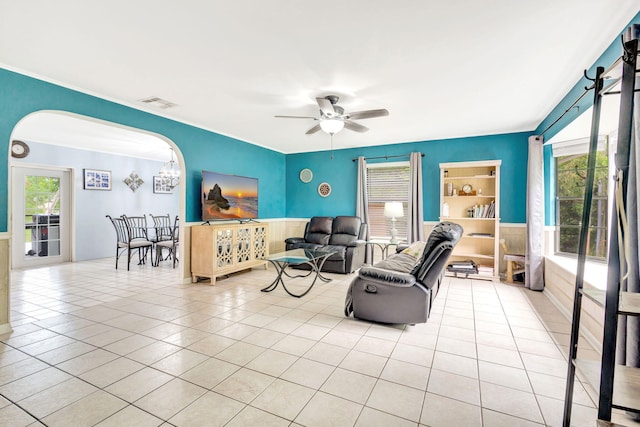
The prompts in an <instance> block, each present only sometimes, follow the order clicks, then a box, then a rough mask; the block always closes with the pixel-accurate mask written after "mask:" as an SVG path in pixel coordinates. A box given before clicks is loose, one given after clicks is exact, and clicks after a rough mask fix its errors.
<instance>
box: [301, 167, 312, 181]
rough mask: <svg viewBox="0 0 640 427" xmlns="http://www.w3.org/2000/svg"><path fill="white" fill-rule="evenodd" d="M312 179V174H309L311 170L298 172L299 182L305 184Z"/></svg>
mask: <svg viewBox="0 0 640 427" xmlns="http://www.w3.org/2000/svg"><path fill="white" fill-rule="evenodd" d="M312 179H313V172H311V169H307V168H305V169H302V170H301V171H300V181H302V182H304V183H305V184H306V183H308V182H311V180H312Z"/></svg>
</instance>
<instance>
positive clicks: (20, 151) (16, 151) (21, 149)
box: [11, 140, 29, 159]
mask: <svg viewBox="0 0 640 427" xmlns="http://www.w3.org/2000/svg"><path fill="white" fill-rule="evenodd" d="M28 155H29V146H28V145H27V144H26V143H24V142H22V141H18V140H16V141H13V142H12V143H11V157H15V158H16V159H23V158H25V157H27V156H28Z"/></svg>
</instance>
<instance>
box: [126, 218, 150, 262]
mask: <svg viewBox="0 0 640 427" xmlns="http://www.w3.org/2000/svg"><path fill="white" fill-rule="evenodd" d="M121 217H122V218H124V221H125V223H126V224H127V230H128V231H129V242H130V243H129V245H130V246H131V249H138V260H139V262H138V264H144V263H145V262H146V259H147V253H148V252H149V251H151V256H150V259H151V264H152V265H153V244H154V243H153V239H150V238H149V231H148V230H149V228H148V226H147V217H146V216H145V215H142V216H130V215H121ZM131 255H132V253H129V261H130V260H131Z"/></svg>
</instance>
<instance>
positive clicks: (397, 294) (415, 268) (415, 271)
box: [344, 222, 463, 324]
mask: <svg viewBox="0 0 640 427" xmlns="http://www.w3.org/2000/svg"><path fill="white" fill-rule="evenodd" d="M462 233H463V229H462V227H461V226H460V225H458V224H455V223H452V222H441V223H439V224H437V225H436V226H434V227H433V229H432V231H431V233H430V234H429V237H428V238H427V241H426V244H425V247H424V252H423V253H422V257H421V258H420V260H419V261H418V263H417V264H416V263H415V260H416V259H415V258H414V257H413V256H411V255H409V254H405V253H402V252H399V253H397V254H394V255H391V256H389V258H387V259H386V260H383V261H381V262H379V263H377V264H376V265H375V266H373V267H370V266H364V267H362V268H361V269H360V271H359V272H358V277H356V278H355V279H353V281H352V282H351V285H350V287H349V289H348V291H347V297H346V300H345V309H344V312H345V316H349V315H350V314H351V312H353V316H354V317H356V318H358V319H363V320H370V321H374V322H380V323H409V324H415V323H425V322H426V321H427V319H428V317H429V313H430V311H431V305H432V303H433V300H434V298H435V296H436V294H437V293H438V289H439V287H440V281H441V279H442V276H443V273H444V269H445V267H446V265H447V261H448V260H449V256H450V255H451V252H452V250H453V248H454V246H455V245H456V243H458V241H459V240H460V237H461V236H462Z"/></svg>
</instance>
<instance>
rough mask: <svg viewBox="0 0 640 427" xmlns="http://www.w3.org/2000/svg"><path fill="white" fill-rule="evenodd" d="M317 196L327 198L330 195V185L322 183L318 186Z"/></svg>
mask: <svg viewBox="0 0 640 427" xmlns="http://www.w3.org/2000/svg"><path fill="white" fill-rule="evenodd" d="M318 194H319V195H321V196H322V197H327V196H328V195H329V194H331V185H329V183H328V182H323V183H321V184H320V185H318Z"/></svg>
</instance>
